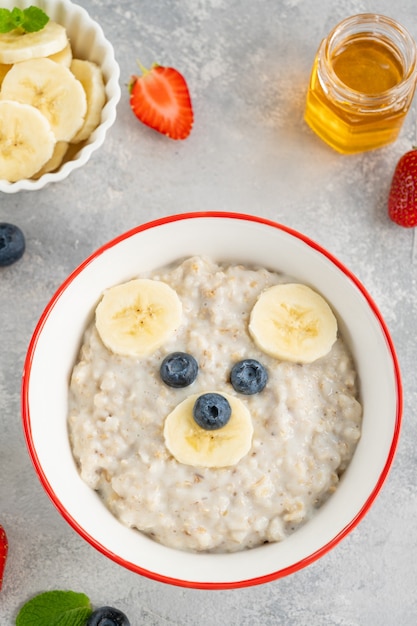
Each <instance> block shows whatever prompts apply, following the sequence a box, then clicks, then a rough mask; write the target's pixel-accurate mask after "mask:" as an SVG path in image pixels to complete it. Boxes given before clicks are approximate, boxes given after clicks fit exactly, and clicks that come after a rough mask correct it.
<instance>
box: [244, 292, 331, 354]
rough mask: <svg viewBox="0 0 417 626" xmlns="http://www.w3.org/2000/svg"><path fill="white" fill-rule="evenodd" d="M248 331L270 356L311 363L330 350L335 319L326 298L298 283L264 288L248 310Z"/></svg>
mask: <svg viewBox="0 0 417 626" xmlns="http://www.w3.org/2000/svg"><path fill="white" fill-rule="evenodd" d="M249 332H250V334H251V335H252V338H253V340H254V342H255V344H256V345H257V346H258V347H259V348H260V349H261V350H262V351H263V352H265V353H266V354H269V355H270V356H272V357H275V358H278V359H282V360H286V361H295V362H298V363H311V362H312V361H315V360H316V359H319V358H320V357H322V356H324V355H326V354H327V353H328V352H330V350H331V348H332V345H333V344H334V342H335V341H336V338H337V321H336V318H335V316H334V314H333V312H332V310H331V308H330V307H329V305H328V304H327V302H326V300H324V298H323V297H322V296H320V295H319V294H318V293H317V292H316V291H313V290H312V289H310V287H307V285H302V284H298V283H290V284H281V285H275V286H274V287H271V288H269V289H267V290H266V291H264V292H263V293H262V294H261V295H260V296H259V298H258V300H257V302H256V303H255V306H254V307H253V309H252V311H251V316H250V320H249Z"/></svg>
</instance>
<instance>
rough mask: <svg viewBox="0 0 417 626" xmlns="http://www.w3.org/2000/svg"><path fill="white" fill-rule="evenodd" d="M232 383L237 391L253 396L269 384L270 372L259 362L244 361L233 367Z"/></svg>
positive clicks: (252, 360) (253, 360) (231, 373)
mask: <svg viewBox="0 0 417 626" xmlns="http://www.w3.org/2000/svg"><path fill="white" fill-rule="evenodd" d="M230 382H231V383H232V386H233V389H234V390H235V391H238V392H239V393H244V394H245V395H247V396H251V395H253V394H254V393H259V392H260V391H262V389H264V387H265V385H266V383H267V382H268V372H267V371H266V369H265V367H264V366H263V365H262V364H261V363H259V361H256V360H255V359H243V361H239V362H238V363H235V365H234V366H233V367H232V371H231V372H230Z"/></svg>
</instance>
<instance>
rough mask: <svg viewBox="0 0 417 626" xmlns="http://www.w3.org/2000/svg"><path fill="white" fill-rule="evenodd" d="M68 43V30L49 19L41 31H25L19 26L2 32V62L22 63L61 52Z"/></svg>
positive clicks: (0, 45)
mask: <svg viewBox="0 0 417 626" xmlns="http://www.w3.org/2000/svg"><path fill="white" fill-rule="evenodd" d="M67 44H68V38H67V33H66V30H65V28H64V27H63V26H61V24H57V23H56V22H53V21H51V20H49V22H48V23H47V24H46V25H45V26H44V27H43V28H42V29H41V30H39V31H37V32H34V33H25V32H23V31H21V30H19V29H18V28H16V29H15V30H12V31H10V32H8V33H0V63H10V64H12V63H20V61H27V60H29V59H34V58H38V57H47V56H49V55H51V54H55V53H56V52H59V51H60V50H62V49H63V48H65V46H66V45H67Z"/></svg>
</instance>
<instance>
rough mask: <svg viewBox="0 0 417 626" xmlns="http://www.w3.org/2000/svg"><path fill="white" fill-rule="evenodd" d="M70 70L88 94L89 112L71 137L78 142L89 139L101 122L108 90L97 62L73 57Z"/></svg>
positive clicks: (72, 140)
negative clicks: (106, 90)
mask: <svg viewBox="0 0 417 626" xmlns="http://www.w3.org/2000/svg"><path fill="white" fill-rule="evenodd" d="M70 70H71V72H72V73H73V74H74V76H75V78H76V79H77V80H79V81H80V83H81V84H82V86H83V87H84V91H85V94H86V96H87V114H86V116H85V120H84V124H83V126H82V127H81V129H80V130H79V131H78V133H77V134H76V135H75V137H73V138H72V139H71V143H78V142H80V141H84V140H85V139H88V138H89V136H90V135H91V133H92V132H93V130H94V129H95V128H97V126H98V125H99V124H100V120H101V111H102V110H103V107H104V104H105V102H106V92H105V87H104V81H103V76H102V73H101V70H100V68H99V67H98V65H96V64H95V63H92V62H91V61H84V60H82V59H73V61H72V63H71V66H70Z"/></svg>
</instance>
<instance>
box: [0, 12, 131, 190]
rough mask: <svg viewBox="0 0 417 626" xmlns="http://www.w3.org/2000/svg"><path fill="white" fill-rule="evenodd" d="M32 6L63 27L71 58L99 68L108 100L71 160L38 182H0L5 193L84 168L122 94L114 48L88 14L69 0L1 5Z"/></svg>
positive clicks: (38, 185) (113, 116)
mask: <svg viewBox="0 0 417 626" xmlns="http://www.w3.org/2000/svg"><path fill="white" fill-rule="evenodd" d="M33 4H35V5H36V6H38V7H40V8H41V9H42V10H43V11H45V13H46V14H47V15H48V16H49V18H50V19H51V20H54V21H55V22H58V23H59V24H62V25H63V26H65V28H66V30H67V34H68V37H69V39H70V41H71V46H72V49H73V54H74V57H77V58H81V59H87V60H90V61H93V62H94V63H97V65H99V66H100V67H101V70H102V73H103V78H104V83H105V89H106V96H107V101H106V104H105V106H104V108H103V111H102V115H101V123H100V125H99V126H98V127H97V128H96V130H95V131H94V132H93V133H92V134H91V136H90V137H89V139H88V140H87V141H86V142H85V143H84V144H83V147H82V148H81V149H80V150H79V151H78V152H77V153H76V154H75V155H74V156H72V158H71V159H70V160H68V161H65V162H64V163H63V165H62V166H61V167H60V168H59V169H58V170H57V171H55V172H51V173H48V174H44V175H43V176H41V177H40V178H38V179H37V180H35V179H33V180H32V179H22V180H19V181H17V182H15V183H10V182H9V181H6V180H0V191H2V192H4V193H15V192H17V191H21V190H35V189H42V188H43V187H45V185H47V184H48V183H52V182H58V181H61V180H64V178H67V176H69V174H71V172H73V171H74V170H75V169H78V168H79V167H82V166H83V165H85V164H86V163H87V161H88V160H89V159H90V157H91V155H92V154H93V152H94V151H95V150H97V149H98V148H99V147H100V146H101V145H102V144H103V142H104V139H105V137H106V133H107V131H108V129H109V128H110V127H111V126H112V124H113V123H114V121H115V119H116V107H117V103H118V102H119V100H120V95H121V92H120V86H119V77H120V68H119V65H118V63H117V61H116V60H115V56H114V50H113V46H112V45H111V43H110V42H109V41H108V40H107V39H106V38H105V36H104V33H103V30H102V28H101V26H99V24H97V22H95V21H94V20H93V19H92V18H91V17H90V16H89V14H88V13H87V11H86V10H85V9H83V8H82V7H80V6H78V5H77V4H74V3H72V2H70V0H36V1H35V0H4V1H3V2H2V4H1V6H2V8H6V9H12V8H13V7H15V6H16V7H19V8H22V9H23V8H26V7H29V6H31V5H33Z"/></svg>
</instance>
